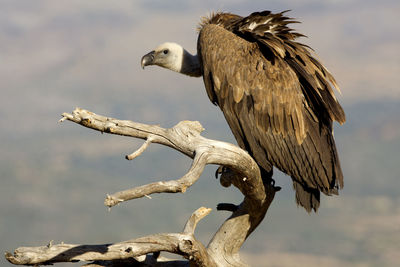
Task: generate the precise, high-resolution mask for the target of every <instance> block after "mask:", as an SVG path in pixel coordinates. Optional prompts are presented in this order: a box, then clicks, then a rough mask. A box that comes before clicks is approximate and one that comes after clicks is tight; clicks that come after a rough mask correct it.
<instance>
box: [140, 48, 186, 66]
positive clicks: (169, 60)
mask: <svg viewBox="0 0 400 267" xmlns="http://www.w3.org/2000/svg"><path fill="white" fill-rule="evenodd" d="M183 56H184V49H183V48H182V46H180V45H178V44H176V43H163V44H161V45H159V46H158V47H157V48H156V49H155V50H153V51H151V52H149V53H147V54H146V55H144V56H143V57H142V60H141V65H142V68H143V69H144V67H145V66H150V65H157V66H160V67H163V68H166V69H170V70H173V71H176V72H180V71H181V69H182V61H183Z"/></svg>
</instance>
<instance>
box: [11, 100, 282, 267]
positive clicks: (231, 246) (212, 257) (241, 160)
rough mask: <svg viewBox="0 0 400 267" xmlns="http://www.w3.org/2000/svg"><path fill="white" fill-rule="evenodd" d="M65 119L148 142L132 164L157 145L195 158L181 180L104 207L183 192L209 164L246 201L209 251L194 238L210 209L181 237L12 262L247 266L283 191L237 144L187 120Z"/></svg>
mask: <svg viewBox="0 0 400 267" xmlns="http://www.w3.org/2000/svg"><path fill="white" fill-rule="evenodd" d="M62 116H63V117H62V119H61V120H60V121H65V120H70V121H73V122H75V123H78V124H81V125H83V126H85V127H88V128H91V129H94V130H97V131H100V132H105V133H111V134H117V135H124V136H130V137H134V138H140V139H144V140H145V143H144V144H143V145H142V146H141V147H140V148H139V149H138V150H136V151H135V152H133V153H132V154H130V155H127V156H126V158H127V159H133V158H135V157H137V156H139V155H140V154H141V153H143V152H144V151H145V150H146V149H147V148H148V146H149V145H150V144H151V143H158V144H161V145H165V146H169V147H171V148H173V149H175V150H177V151H180V152H181V153H183V154H185V155H187V156H189V157H190V158H192V159H193V162H192V165H191V168H190V169H189V171H188V172H187V173H186V174H185V175H184V176H183V177H181V178H179V179H177V180H170V181H160V182H155V183H151V184H147V185H143V186H139V187H135V188H132V189H128V190H124V191H121V192H117V193H114V194H112V195H107V197H106V199H105V201H104V203H105V205H106V206H108V207H112V206H115V205H117V204H119V203H121V202H123V201H127V200H131V199H135V198H141V197H144V196H149V195H151V194H154V193H177V192H182V193H183V192H185V191H186V189H187V188H188V187H190V186H192V185H193V184H194V183H195V182H196V181H197V180H198V179H199V177H200V175H201V173H202V172H203V170H204V167H205V166H206V165H207V164H217V165H222V166H225V167H227V169H228V171H226V172H224V173H223V174H222V176H221V180H220V182H221V184H222V185H223V186H229V185H231V184H233V185H234V186H235V187H237V188H238V189H239V190H240V191H241V192H242V194H243V195H244V200H243V202H242V203H241V204H240V205H239V206H237V207H235V208H234V207H233V205H230V206H229V207H230V209H231V211H233V213H232V215H231V216H230V217H229V218H228V219H227V220H226V221H225V222H224V223H223V224H222V226H221V227H220V228H219V230H218V231H217V232H216V234H215V235H214V237H213V238H212V240H211V241H210V243H209V244H208V246H207V248H206V247H204V246H203V245H202V244H201V243H200V242H199V241H197V240H196V239H195V238H194V229H195V227H196V224H197V222H198V221H199V220H200V219H202V218H203V217H204V216H206V215H207V214H208V213H209V212H210V210H209V209H205V208H200V209H199V210H197V211H196V212H195V213H194V214H193V215H192V216H191V218H190V219H189V220H188V222H187V223H186V226H185V228H184V230H183V232H182V233H179V234H171V233H170V234H156V235H151V236H147V237H142V238H138V239H134V240H130V241H125V242H121V243H115V244H106V245H94V246H89V245H66V244H59V245H54V246H47V247H36V248H35V247H32V248H25V247H21V248H18V249H16V250H15V252H14V255H12V254H10V253H8V254H6V258H7V259H8V260H9V261H10V262H11V263H14V264H46V263H52V262H60V261H76V260H82V261H96V263H94V265H89V266H123V265H121V261H125V260H130V261H132V260H133V259H135V260H136V261H137V262H138V264H144V265H138V266H155V265H156V264H157V266H170V265H168V264H171V263H172V262H170V261H165V265H159V264H160V258H159V257H158V256H159V252H161V251H169V252H172V253H176V254H179V255H182V256H184V257H185V258H187V259H188V260H189V263H190V265H191V266H244V265H245V264H244V263H243V262H242V261H241V260H240V257H239V250H240V247H241V246H242V244H243V243H244V242H245V240H246V238H247V237H248V236H249V235H250V234H251V232H252V231H253V230H254V229H255V228H256V227H257V226H258V225H259V223H260V222H261V221H262V220H263V218H264V216H265V214H266V212H267V210H268V208H269V205H270V203H271V202H272V200H273V198H274V196H275V192H276V191H278V190H279V188H277V187H274V186H273V185H270V184H268V183H267V184H264V183H263V180H262V177H261V174H260V170H259V168H258V166H257V164H256V163H255V161H254V160H253V159H252V158H251V157H250V156H249V155H248V154H247V152H245V151H244V150H242V149H240V148H239V147H237V146H235V145H232V144H229V143H225V142H221V141H216V140H210V139H207V138H204V137H202V136H201V135H200V133H201V132H202V131H203V127H202V126H201V124H200V123H199V122H191V121H182V122H179V123H178V124H177V125H175V126H174V127H172V128H169V129H165V128H162V127H160V126H157V125H146V124H141V123H136V122H132V121H127V120H118V119H113V118H108V117H104V116H100V115H97V114H94V113H92V112H90V111H87V110H83V109H80V108H77V109H75V110H74V111H73V112H72V113H71V114H69V113H63V114H62ZM149 253H155V256H153V257H149V255H148V254H149ZM144 255H147V257H146V258H145V259H143V258H140V256H142V257H143V256H144ZM117 261H118V262H119V263H118V264H119V265H117ZM175 263H176V264H178V262H174V264H175ZM101 264H103V265H101ZM110 264H111V265H110ZM129 264H130V263H129ZM179 264H185V263H182V262H180V263H179Z"/></svg>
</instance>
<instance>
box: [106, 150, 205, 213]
mask: <svg viewBox="0 0 400 267" xmlns="http://www.w3.org/2000/svg"><path fill="white" fill-rule="evenodd" d="M206 160H207V157H205V155H204V153H202V154H196V157H195V158H194V160H193V163H192V166H191V168H190V170H189V171H188V173H186V174H185V175H184V176H183V177H182V178H180V179H178V180H171V181H165V182H164V181H161V182H155V183H151V184H147V185H142V186H138V187H134V188H131V189H128V190H124V191H120V192H117V193H115V194H113V195H107V197H106V199H105V200H104V205H106V206H108V207H113V206H115V205H117V204H119V203H121V202H123V201H127V200H131V199H135V198H141V197H144V196H147V197H148V196H149V195H150V194H154V193H177V192H182V193H184V192H186V189H187V188H188V187H190V186H191V185H193V184H194V183H195V182H196V181H197V180H198V179H199V178H200V175H201V173H202V172H203V170H204V167H205V166H206V163H207V161H206Z"/></svg>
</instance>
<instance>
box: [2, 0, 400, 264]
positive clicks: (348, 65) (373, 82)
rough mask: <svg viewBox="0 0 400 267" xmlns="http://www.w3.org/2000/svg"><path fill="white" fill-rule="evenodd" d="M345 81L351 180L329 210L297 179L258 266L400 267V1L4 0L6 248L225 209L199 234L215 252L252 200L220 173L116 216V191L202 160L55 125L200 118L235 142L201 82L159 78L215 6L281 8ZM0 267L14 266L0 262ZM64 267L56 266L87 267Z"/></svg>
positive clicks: (97, 237) (140, 228) (274, 216)
mask: <svg viewBox="0 0 400 267" xmlns="http://www.w3.org/2000/svg"><path fill="white" fill-rule="evenodd" d="M286 9H291V10H292V11H291V12H290V13H288V14H289V16H291V17H294V18H297V19H298V20H300V21H302V24H296V25H294V27H295V28H296V29H297V30H298V31H299V32H301V33H303V34H305V35H307V36H309V38H307V39H302V40H301V41H302V42H303V43H306V44H308V45H310V46H311V47H313V48H314V49H315V51H316V52H317V54H318V55H319V58H320V59H321V60H322V62H323V63H324V64H325V65H326V66H327V68H328V69H329V70H330V71H331V72H332V73H333V74H334V76H335V77H336V79H337V81H338V83H339V85H340V87H341V90H342V93H343V95H341V96H339V100H340V102H341V103H342V105H343V107H344V109H345V111H346V114H347V123H346V124H345V125H344V126H341V127H339V125H336V127H335V138H336V142H337V146H338V149H339V154H340V158H341V162H342V167H343V171H344V175H345V187H344V190H342V191H341V192H340V196H338V197H336V196H335V197H323V199H322V203H321V207H320V210H319V211H318V213H317V214H307V213H306V212H305V211H304V210H303V209H301V208H297V207H296V204H295V201H294V193H293V190H292V188H291V180H290V177H288V176H286V175H283V174H281V173H279V172H278V171H276V175H275V180H276V181H277V184H278V185H280V186H282V187H283V190H282V191H281V192H279V193H278V194H277V196H276V198H275V200H274V202H273V203H272V206H271V208H270V210H269V212H268V214H267V217H266V218H265V220H264V221H263V223H262V224H261V225H260V226H259V227H258V228H257V230H256V231H255V233H253V234H252V235H251V236H250V238H249V239H248V240H247V242H246V244H245V246H244V248H243V250H242V251H243V252H242V255H243V257H245V258H246V260H247V261H248V262H249V263H250V264H252V266H395V265H397V264H396V263H398V262H400V194H399V192H400V181H399V173H400V89H399V84H400V23H399V17H398V16H399V14H400V3H399V1H398V0H383V1H373V0H346V1H342V0H328V1H317V0H305V1H294V0H280V1H278V0H271V1H239V0H236V1H227V0H225V1H210V0H204V1H183V0H173V1H151V0H150V1H149V0H147V1H144V0H143V1H127V0H120V1H107V0H98V1H75V0H70V1H51V0H36V1H29V0H20V1H12V0H8V1H7V0H0V80H1V83H0V87H1V97H0V124H1V131H0V140H1V141H0V142H1V143H0V144H1V149H0V177H1V180H0V181H1V186H0V251H2V252H4V251H13V250H14V249H15V248H17V247H19V246H40V245H46V244H47V243H48V242H49V241H50V240H54V243H59V242H61V241H64V242H65V243H86V244H87V243H88V244H95V243H108V242H117V241H122V240H127V239H131V238H135V237H139V236H143V235H147V234H151V233H157V232H179V231H181V230H182V228H183V226H184V223H185V222H186V219H187V218H188V217H189V216H190V214H191V213H192V212H193V211H194V210H196V209H197V208H198V207H200V206H207V207H211V208H213V212H212V213H211V214H210V215H209V216H207V217H206V218H205V219H203V220H202V221H201V222H200V224H199V226H198V228H197V232H196V235H197V237H198V238H199V239H201V240H202V241H204V242H205V243H207V241H208V240H209V239H210V237H211V236H212V234H213V233H214V232H215V231H216V229H217V227H218V226H219V225H220V224H221V223H222V222H223V221H224V220H225V219H226V218H227V217H228V216H229V213H227V212H217V211H216V210H215V206H216V205H217V203H219V202H232V203H240V202H241V200H242V196H241V194H240V193H239V192H238V191H237V190H236V189H235V188H222V187H221V186H220V185H219V182H218V181H217V180H215V178H214V176H213V175H214V171H215V169H216V168H217V167H216V166H208V167H207V169H206V171H205V172H204V174H203V175H202V177H201V179H200V180H199V181H198V182H197V183H196V184H195V185H194V186H193V187H191V188H190V189H189V190H188V192H187V193H186V194H175V195H171V194H168V195H167V194H162V195H154V196H153V197H152V199H151V200H150V199H147V198H145V199H139V200H135V201H130V202H127V203H123V204H121V205H119V206H117V207H114V208H113V209H112V210H111V211H108V210H107V208H106V207H104V206H103V200H104V197H105V196H106V194H107V193H114V192H116V191H119V190H123V189H127V188H130V187H133V186H138V185H142V184H145V183H149V182H153V181H158V180H165V179H173V178H178V177H181V176H182V175H184V174H185V173H186V171H187V170H188V168H189V166H190V163H191V161H190V159H188V158H185V157H184V156H182V155H180V154H179V153H177V152H176V151H173V150H171V149H168V148H164V147H161V146H159V145H154V144H153V145H151V146H150V148H149V149H148V150H147V151H146V152H145V153H143V154H142V155H141V156H140V157H139V158H137V159H135V160H134V161H127V160H125V159H124V156H125V155H126V154H129V153H131V152H132V151H134V150H135V149H137V148H138V147H139V146H140V145H141V143H142V141H140V140H135V139H130V138H124V137H119V136H112V135H107V134H100V133H99V132H95V131H92V130H89V129H86V128H83V127H81V126H79V125H76V124H73V123H71V122H64V123H61V124H60V123H58V120H59V119H60V118H61V116H60V115H61V113H63V112H71V111H72V110H73V109H74V108H75V107H82V108H86V109H89V110H91V111H93V112H96V113H98V114H102V115H107V116H110V117H116V118H120V119H130V120H134V121H137V122H143V123H150V124H160V125H161V126H163V127H171V126H173V125H174V124H176V123H177V122H179V121H180V120H198V121H200V122H201V123H202V125H203V126H204V128H205V129H206V130H205V132H204V136H205V137H208V138H213V139H219V140H223V141H228V142H233V143H235V141H234V139H233V136H232V135H231V133H230V130H229V128H228V126H227V124H226V123H225V120H224V118H223V116H222V113H221V112H220V111H219V109H218V108H217V107H215V106H213V105H212V104H211V103H210V101H209V100H208V98H207V95H206V92H205V89H204V86H203V82H202V79H200V78H197V79H196V78H188V77H184V76H182V75H179V74H176V73H173V72H170V71H167V70H164V69H160V68H156V67H149V68H146V70H142V69H141V68H140V59H141V57H142V55H144V54H145V53H147V52H149V51H150V50H152V49H154V48H155V47H156V46H157V45H158V44H160V43H162V42H165V41H175V42H178V43H180V44H182V45H183V46H184V47H186V48H187V49H188V50H189V51H190V52H192V53H194V52H195V50H196V40H197V33H196V30H195V29H196V26H197V24H198V22H199V21H200V17H201V16H204V15H207V14H209V13H210V12H211V11H229V12H233V13H237V14H240V15H248V14H250V13H251V12H253V11H261V10H271V11H273V12H279V11H282V10H286ZM0 265H1V266H11V264H9V263H8V262H6V260H5V259H4V258H0ZM78 265H79V264H67V265H63V264H58V265H56V266H78Z"/></svg>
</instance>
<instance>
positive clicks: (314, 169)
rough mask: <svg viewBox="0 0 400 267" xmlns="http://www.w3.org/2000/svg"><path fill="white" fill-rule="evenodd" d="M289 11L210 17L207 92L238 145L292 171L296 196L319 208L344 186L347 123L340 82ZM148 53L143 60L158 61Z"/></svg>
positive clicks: (265, 167) (267, 174)
mask: <svg viewBox="0 0 400 267" xmlns="http://www.w3.org/2000/svg"><path fill="white" fill-rule="evenodd" d="M284 13H285V12H281V13H277V14H272V13H270V12H269V11H264V12H256V13H253V14H251V15H250V16H248V17H240V16H238V15H234V14H229V13H217V14H213V15H211V16H210V17H208V18H203V19H202V21H201V23H200V26H199V38H198V46H197V50H198V55H197V59H198V61H199V62H198V65H199V68H200V74H201V75H202V76H203V79H204V84H205V87H206V90H207V94H208V96H209V98H210V100H211V101H212V102H213V103H214V104H216V105H218V106H219V107H220V108H221V110H222V112H223V113H224V116H225V118H226V120H227V122H228V124H229V126H230V128H231V130H232V132H233V134H234V136H235V138H236V140H237V142H238V144H239V146H240V147H242V148H243V149H245V150H247V151H248V152H249V153H250V155H252V156H253V158H254V159H255V160H256V162H257V163H258V165H259V166H260V168H261V170H262V174H263V176H264V178H265V179H270V178H271V176H272V167H273V166H275V167H277V168H278V169H280V170H281V171H283V172H284V173H286V174H288V175H290V176H291V177H292V180H293V186H294V189H295V191H296V201H297V203H298V204H299V205H301V206H303V207H304V208H305V209H306V210H307V211H308V212H310V211H311V210H314V211H316V210H317V209H318V207H319V202H320V192H323V193H324V194H326V195H330V194H337V192H338V189H339V188H342V187H343V175H342V171H341V168H340V163H339V158H338V154H337V151H336V146H335V141H334V139H333V134H332V123H333V121H338V122H339V123H340V124H342V123H344V122H345V114H344V112H343V109H342V107H341V106H340V105H339V103H338V102H337V100H336V98H335V95H334V93H333V90H332V87H335V88H336V89H337V90H339V88H338V86H337V84H336V82H335V79H334V78H333V76H332V75H331V74H330V73H329V71H328V70H327V69H326V68H325V67H324V66H323V65H322V64H321V63H320V62H319V61H318V60H317V59H315V58H314V57H313V56H312V55H311V52H310V48H309V47H307V46H305V45H303V44H300V43H298V42H296V38H297V37H300V36H303V35H301V34H299V33H296V32H294V31H293V30H292V29H290V28H289V27H288V26H287V25H288V24H290V23H295V22H296V21H293V20H292V19H290V18H288V17H286V16H284ZM152 52H154V51H152ZM156 53H157V51H156ZM164 53H165V50H164ZM146 56H148V55H146ZM144 59H145V57H143V59H142V65H143V66H144V65H150V64H151V63H147V61H146V62H145V63H146V64H144V63H143V62H144ZM157 65H160V66H163V64H157ZM192 65H193V64H192ZM163 67H165V66H163ZM196 76H198V75H196Z"/></svg>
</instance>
